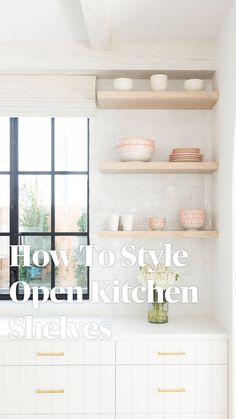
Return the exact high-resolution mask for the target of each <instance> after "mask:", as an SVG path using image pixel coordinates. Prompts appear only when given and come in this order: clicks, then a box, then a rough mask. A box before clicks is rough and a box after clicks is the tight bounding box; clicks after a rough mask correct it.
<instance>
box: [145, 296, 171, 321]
mask: <svg viewBox="0 0 236 419" xmlns="http://www.w3.org/2000/svg"><path fill="white" fill-rule="evenodd" d="M168 320H169V316H168V302H167V301H166V299H165V293H164V301H163V302H162V303H161V302H158V301H157V295H156V291H155V290H154V291H153V303H152V304H151V307H150V309H149V310H148V321H149V323H157V324H162V323H167V322H168Z"/></svg>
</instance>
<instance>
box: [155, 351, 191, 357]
mask: <svg viewBox="0 0 236 419" xmlns="http://www.w3.org/2000/svg"><path fill="white" fill-rule="evenodd" d="M157 355H159V356H163V355H167V356H169V355H170V356H171V355H174V356H180V355H181V356H182V355H186V352H157Z"/></svg>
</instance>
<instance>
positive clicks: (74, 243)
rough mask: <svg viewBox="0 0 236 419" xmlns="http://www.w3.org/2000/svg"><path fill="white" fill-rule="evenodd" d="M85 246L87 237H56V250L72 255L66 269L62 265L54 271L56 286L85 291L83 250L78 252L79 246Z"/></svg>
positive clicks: (85, 276) (85, 271) (85, 274)
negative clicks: (80, 288)
mask: <svg viewBox="0 0 236 419" xmlns="http://www.w3.org/2000/svg"><path fill="white" fill-rule="evenodd" d="M84 244H87V237H78V236H77V237H75V236H74V237H68V236H67V237H65V236H64V237H62V236H58V237H56V249H57V250H65V251H66V254H67V255H68V258H69V255H70V252H73V253H72V256H71V259H70V263H69V264H68V267H65V266H64V265H63V264H60V266H59V267H58V268H57V269H56V285H61V286H63V287H79V286H80V287H82V288H84V289H85V290H87V267H86V266H85V250H83V251H82V252H80V251H79V246H80V245H84Z"/></svg>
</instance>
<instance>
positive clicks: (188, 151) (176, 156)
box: [170, 148, 203, 162]
mask: <svg viewBox="0 0 236 419" xmlns="http://www.w3.org/2000/svg"><path fill="white" fill-rule="evenodd" d="M170 161H174V162H178V161H180V162H181V161H196V162H197V161H199V162H200V161H203V155H202V154H200V149H199V148H174V149H173V151H172V153H171V154H170Z"/></svg>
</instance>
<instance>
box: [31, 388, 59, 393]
mask: <svg viewBox="0 0 236 419" xmlns="http://www.w3.org/2000/svg"><path fill="white" fill-rule="evenodd" d="M36 393H37V394H64V393H65V390H64V389H63V388H59V389H55V390H42V389H40V388H38V389H37V390H36Z"/></svg>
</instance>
